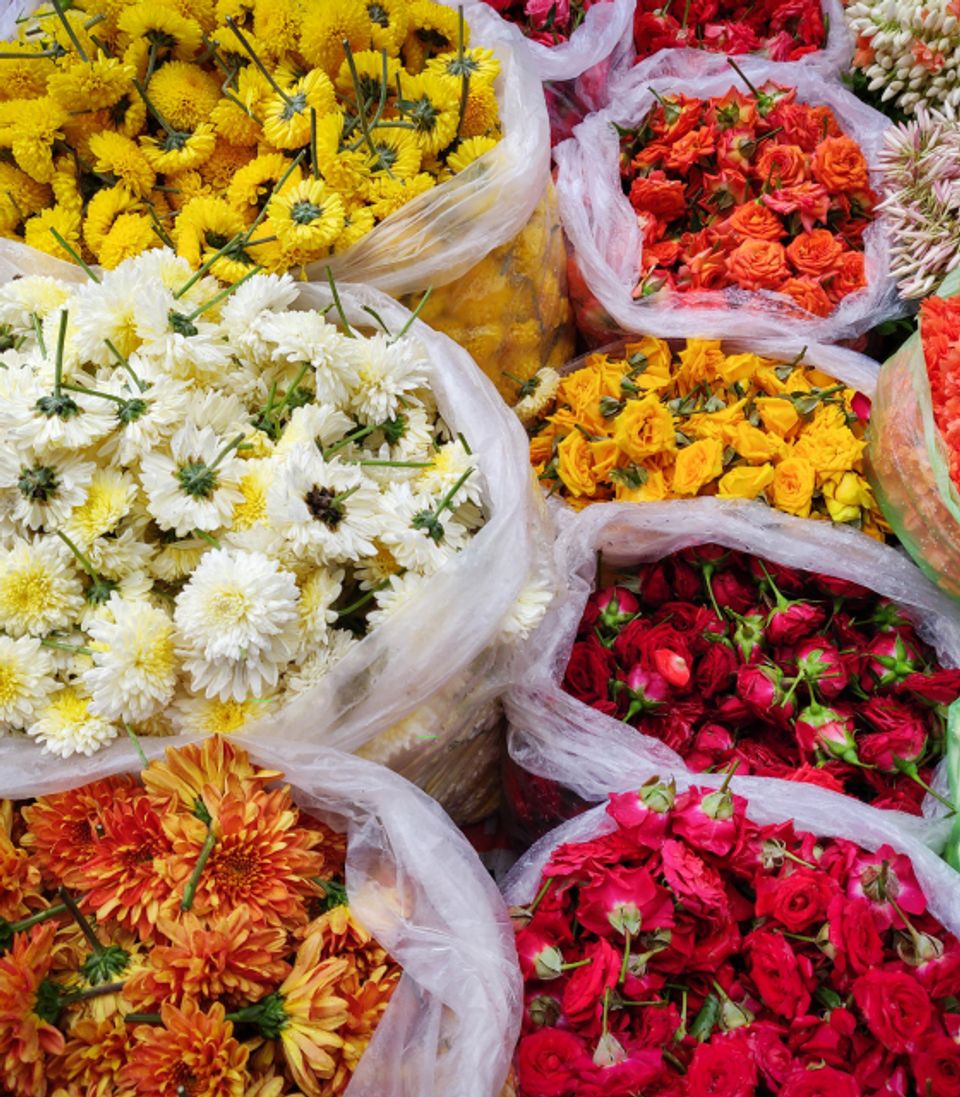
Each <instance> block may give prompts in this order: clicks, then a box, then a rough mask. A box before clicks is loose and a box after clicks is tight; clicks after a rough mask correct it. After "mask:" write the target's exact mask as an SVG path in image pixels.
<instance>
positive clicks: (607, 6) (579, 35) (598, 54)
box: [464, 0, 635, 80]
mask: <svg viewBox="0 0 960 1097" xmlns="http://www.w3.org/2000/svg"><path fill="white" fill-rule="evenodd" d="M634 4H635V0H604V2H601V3H596V2H595V3H594V4H593V6H592V7H591V8H590V10H589V11H588V12H587V14H586V17H585V18H584V20H583V22H582V23H581V24H580V26H579V27H577V29H576V30H575V31H574V32H573V34H572V35H571V36H570V38H569V40H568V41H566V42H560V43H558V44H557V45H556V46H548V45H545V44H543V43H541V42H534V41H532V40H531V39H529V38H527V37H526V35H525V34H524V33H523V31H522V30H521V29H520V28H519V27H518V26H517V25H516V24H515V23H511V22H510V21H509V20H507V19H503V18H500V22H501V23H502V24H503V27H504V29H505V30H506V32H507V33H508V34H509V35H510V40H511V42H512V44H513V47H514V49H515V50H516V52H517V55H518V56H519V57H521V58H522V59H523V61H524V63H525V64H526V66H527V67H528V68H529V69H531V70H532V71H533V72H535V73H536V74H537V76H538V77H539V78H540V79H541V80H572V79H574V78H575V77H577V76H579V75H580V74H581V73H582V72H585V71H586V70H587V69H589V68H590V67H591V66H593V65H596V64H597V63H598V62H600V61H603V60H605V59H606V58H607V57H609V56H610V54H611V53H612V52H613V50H614V49H615V48H616V46H617V45H618V44H619V43H620V42H621V41H623V39H624V37H625V36H627V35H628V34H629V33H630V28H631V26H632V24H633V9H634ZM478 7H488V5H487V4H485V3H484V0H468V3H467V4H466V6H465V8H464V14H465V15H466V17H467V20H468V21H470V22H472V21H473V19H474V14H473V13H474V11H475V10H476V9H477V8H478Z"/></svg>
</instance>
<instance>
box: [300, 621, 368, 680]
mask: <svg viewBox="0 0 960 1097" xmlns="http://www.w3.org/2000/svg"><path fill="white" fill-rule="evenodd" d="M357 643H359V641H358V640H357V638H356V637H355V636H354V635H353V633H351V632H347V631H346V629H330V631H329V632H328V633H327V641H326V643H325V644H322V645H319V646H318V647H316V648H314V649H313V650H312V651H311V652H310V653H309V654H308V655H307V656H306V658H304V659H303V661H302V662H300V663H299V664H296V665H295V666H294V667H291V669H290V671H289V672H288V674H287V676H286V678H285V679H284V685H285V686H286V688H287V691H288V692H289V693H291V694H294V695H297V694H300V693H306V691H307V690H308V689H311V688H312V687H313V686H315V685H317V684H318V683H319V682H320V681H322V680H323V679H324V678H325V677H326V676H327V675H328V674H329V673H330V671H331V670H332V669H333V667H335V666H336V665H337V663H339V662H340V660H341V659H342V658H343V657H344V655H346V654H347V652H348V651H349V650H350V649H351V648H352V647H353V646H354V645H355V644H357Z"/></svg>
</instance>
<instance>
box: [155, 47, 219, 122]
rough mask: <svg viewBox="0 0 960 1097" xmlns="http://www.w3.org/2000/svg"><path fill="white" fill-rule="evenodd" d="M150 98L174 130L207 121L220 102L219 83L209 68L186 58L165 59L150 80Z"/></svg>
mask: <svg viewBox="0 0 960 1097" xmlns="http://www.w3.org/2000/svg"><path fill="white" fill-rule="evenodd" d="M150 99H151V100H152V101H153V102H154V103H155V104H156V106H157V110H158V111H159V112H160V113H161V114H162V115H163V117H164V118H165V119H166V121H167V122H169V124H170V125H171V126H173V127H174V128H175V129H178V130H193V129H195V128H196V127H197V126H199V125H200V123H201V122H207V121H209V119H210V115H211V114H212V113H213V109H214V107H216V105H217V103H219V102H220V84H219V82H218V81H217V79H216V78H215V77H214V76H212V75H211V74H210V73H209V72H204V70H203V69H201V68H200V67H199V66H198V65H191V64H189V63H188V62H186V61H168V62H167V63H166V64H165V65H162V66H161V67H160V68H159V69H157V71H156V72H155V73H154V74H153V77H152V78H151V80H150Z"/></svg>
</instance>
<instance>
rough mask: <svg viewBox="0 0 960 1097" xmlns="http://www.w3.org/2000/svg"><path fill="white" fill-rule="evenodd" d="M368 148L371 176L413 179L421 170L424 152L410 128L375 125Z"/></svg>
mask: <svg viewBox="0 0 960 1097" xmlns="http://www.w3.org/2000/svg"><path fill="white" fill-rule="evenodd" d="M370 145H371V146H372V147H370V148H368V147H367V146H364V148H365V149H366V153H365V155H366V157H367V159H366V169H367V171H368V172H369V174H370V176H371V178H379V177H385V178H391V179H412V178H413V176H414V175H416V174H417V172H418V171H419V170H420V164H421V161H422V159H423V153H422V150H421V147H420V143H419V142H418V141H417V139H416V137H415V136H414V135H413V134H411V133H410V131H409V130H401V129H388V128H385V127H380V126H375V127H374V128H373V129H372V130H371V131H370Z"/></svg>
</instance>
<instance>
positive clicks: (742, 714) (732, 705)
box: [711, 693, 753, 724]
mask: <svg viewBox="0 0 960 1097" xmlns="http://www.w3.org/2000/svg"><path fill="white" fill-rule="evenodd" d="M711 712H712V714H713V715H714V716H715V717H716V718H717V719H718V720H722V721H723V722H724V723H725V724H739V723H740V722H741V721H743V720H749V719H750V718H751V717H752V716H753V709H751V708H750V706H749V705H748V704H747V703H746V701H744V700H743V699H742V698H741V697H738V696H737V695H736V694H735V693H731V694H729V695H728V696H727V697H724V698H722V699H721V700H720V701H719V702H717V703H716V704H715V705H714V706H713V708H712V709H711Z"/></svg>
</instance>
